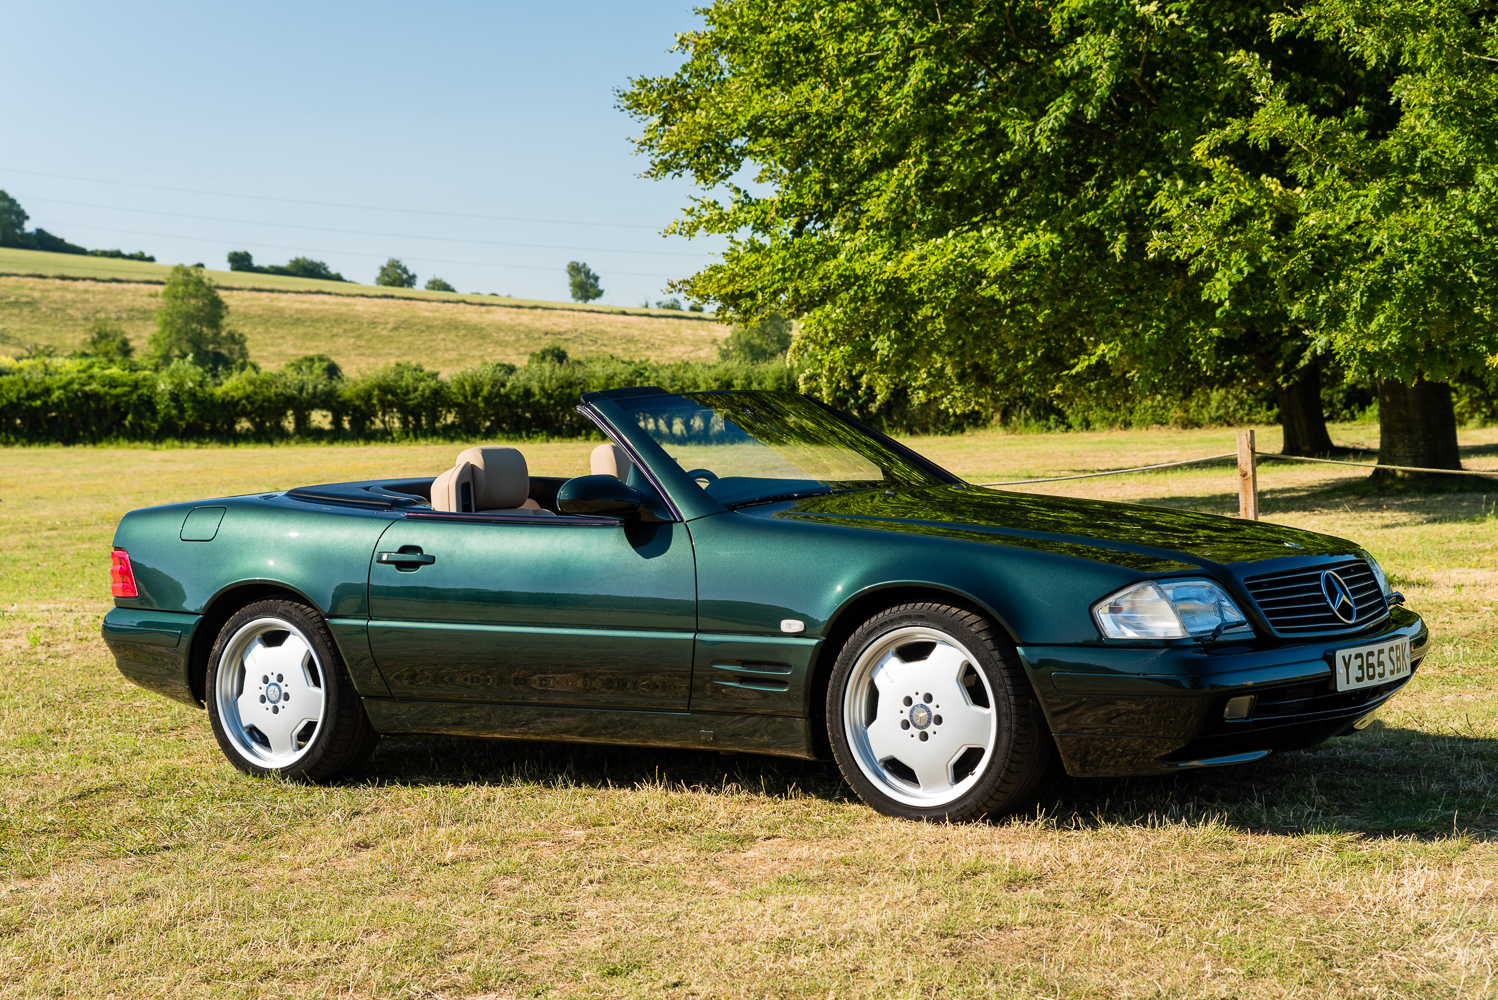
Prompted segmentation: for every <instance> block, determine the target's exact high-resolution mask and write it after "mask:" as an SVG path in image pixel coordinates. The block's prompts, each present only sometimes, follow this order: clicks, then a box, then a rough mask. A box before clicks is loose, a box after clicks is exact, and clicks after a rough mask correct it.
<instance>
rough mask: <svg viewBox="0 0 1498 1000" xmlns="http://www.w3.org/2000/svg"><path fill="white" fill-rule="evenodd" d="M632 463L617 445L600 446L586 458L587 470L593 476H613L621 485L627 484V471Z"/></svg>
mask: <svg viewBox="0 0 1498 1000" xmlns="http://www.w3.org/2000/svg"><path fill="white" fill-rule="evenodd" d="M633 464H634V463H632V462H630V460H629V455H628V454H627V453H626V452H625V451H624V449H623V448H621V447H619V446H618V445H617V444H601V445H599V446H598V447H597V448H594V449H593V454H592V455H590V456H589V457H588V468H590V469H591V470H592V471H593V475H595V476H613V477H614V478H615V479H617V480H619V481H620V482H621V483H627V482H629V470H630V467H631V466H632V465H633Z"/></svg>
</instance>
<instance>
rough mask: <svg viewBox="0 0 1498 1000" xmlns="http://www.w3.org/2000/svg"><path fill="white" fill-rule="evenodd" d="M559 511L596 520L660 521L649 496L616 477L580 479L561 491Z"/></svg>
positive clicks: (587, 477)
mask: <svg viewBox="0 0 1498 1000" xmlns="http://www.w3.org/2000/svg"><path fill="white" fill-rule="evenodd" d="M557 510H560V511H561V512H562V513H563V514H583V515H589V516H592V517H638V518H640V519H641V520H642V521H658V520H660V519H659V518H658V517H656V516H655V514H654V512H653V511H651V509H650V506H649V503H648V502H647V501H646V499H645V494H643V493H641V492H640V491H639V490H637V489H635V488H634V487H633V486H626V485H625V484H624V483H621V482H620V481H619V480H617V479H615V478H614V477H613V476H578V477H577V478H576V479H569V480H567V481H566V482H565V483H563V484H562V488H561V489H559V490H557Z"/></svg>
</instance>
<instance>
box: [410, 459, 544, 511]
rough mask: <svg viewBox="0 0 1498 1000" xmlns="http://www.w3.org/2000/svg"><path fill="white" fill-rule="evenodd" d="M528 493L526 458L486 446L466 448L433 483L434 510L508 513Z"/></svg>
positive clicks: (529, 485) (529, 482)
mask: <svg viewBox="0 0 1498 1000" xmlns="http://www.w3.org/2000/svg"><path fill="white" fill-rule="evenodd" d="M530 492H531V476H530V470H529V469H528V468H527V467H526V464H525V456H524V455H522V454H520V452H519V451H517V450H516V449H514V448H506V447H504V446H502V445H485V446H480V447H477V448H465V449H464V450H463V451H462V452H460V453H459V454H458V460H457V462H456V463H455V464H454V466H453V467H452V468H451V469H448V470H447V471H446V472H444V473H443V474H442V475H440V476H438V477H437V479H436V481H435V482H433V483H432V506H433V507H434V508H436V509H437V510H451V511H480V510H511V509H514V508H516V507H519V506H520V505H521V504H523V503H525V501H526V498H527V497H528V496H530Z"/></svg>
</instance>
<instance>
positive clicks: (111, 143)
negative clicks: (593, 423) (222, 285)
mask: <svg viewBox="0 0 1498 1000" xmlns="http://www.w3.org/2000/svg"><path fill="white" fill-rule="evenodd" d="M698 23H699V20H698V18H697V17H696V15H695V14H693V13H692V9H691V7H690V6H689V5H687V4H684V3H675V2H672V3H661V2H653V0H643V2H642V0H636V2H632V3H627V4H626V3H587V2H583V3H578V2H573V3H566V4H537V3H530V4H520V3H428V4H421V5H416V4H411V5H396V4H385V3H359V4H353V3H300V4H292V3H279V2H273V3H259V4H253V5H226V4H196V3H195V4H185V3H134V4H118V3H113V4H105V3H67V2H56V0H51V2H48V3H35V2H31V3H17V2H13V0H4V2H0V24H3V25H4V32H3V33H4V36H5V39H6V41H5V53H6V54H5V58H3V59H0V93H3V94H5V95H7V96H6V99H5V114H4V125H3V127H0V189H4V190H6V191H8V192H9V193H10V194H11V196H12V197H14V198H16V199H17V200H18V201H20V202H21V204H22V206H23V207H24V208H25V209H26V211H27V212H28V213H30V215H31V221H30V223H29V224H30V225H31V226H41V227H42V228H44V229H47V230H48V231H50V232H53V233H55V234H57V235H59V236H63V237H65V238H66V239H68V240H70V241H72V242H74V243H81V244H82V245H84V246H87V247H90V248H113V247H119V248H121V249H124V250H126V251H135V250H145V251H146V252H147V253H150V254H154V255H155V256H156V259H157V260H159V261H162V262H165V263H188V264H191V263H197V262H202V263H205V264H207V265H208V266H209V267H215V268H220V269H223V268H226V267H227V264H226V263H225V255H226V254H227V253H228V252H229V251H230V250H248V251H250V252H251V253H253V254H254V256H255V260H256V262H257V263H261V264H277V263H284V262H285V261H286V260H288V259H289V258H291V257H294V256H309V257H313V258H316V259H319V260H325V261H327V262H328V264H329V265H330V266H331V267H332V268H333V269H334V270H335V271H339V272H341V273H342V274H343V275H344V276H345V277H347V278H349V279H351V280H355V281H362V282H366V283H368V282H372V281H373V280H374V275H375V272H376V271H377V270H378V268H379V266H380V265H381V264H382V263H383V262H384V261H385V259H386V258H387V257H391V256H393V257H398V258H400V259H401V260H403V261H405V263H406V264H407V265H408V266H409V267H411V269H412V270H414V271H416V273H417V275H418V276H419V280H420V282H421V283H423V284H424V283H425V282H426V280H427V279H428V278H429V277H432V276H433V275H437V276H440V277H442V278H444V279H446V280H447V281H449V282H450V283H452V284H453V285H454V286H456V287H457V288H458V289H459V290H460V291H464V292H470V291H478V292H499V293H501V294H510V295H515V296H518V297H524V298H539V299H566V298H567V281H566V275H565V268H566V264H567V262H568V261H569V260H582V261H585V262H587V263H588V264H590V265H591V266H592V267H593V269H594V270H595V271H597V272H598V273H599V275H600V276H601V277H602V279H603V281H602V284H603V288H604V291H605V294H604V297H603V299H602V300H600V301H602V302H604V303H612V304H616V305H639V304H641V303H642V302H643V301H644V300H645V299H646V298H649V299H651V300H654V299H658V298H660V297H662V295H663V288H664V286H665V284H666V282H667V281H668V280H670V279H672V278H679V277H685V276H686V275H688V274H690V273H692V272H693V271H695V270H696V269H697V268H699V267H701V266H702V265H703V264H705V263H707V262H708V261H709V260H711V259H712V253H713V252H714V251H717V250H720V249H721V248H722V247H723V245H724V244H723V242H722V241H721V240H718V239H716V238H714V239H706V240H704V239H699V240H692V241H687V240H682V239H678V238H670V239H667V238H663V237H662V236H660V230H661V229H662V228H663V227H664V226H665V225H666V224H667V223H669V222H670V221H671V219H673V218H674V217H675V215H676V213H677V211H678V210H679V209H680V207H681V206H683V205H684V204H686V203H687V200H688V197H689V195H690V194H691V193H692V188H691V185H690V184H689V183H688V182H687V181H685V180H683V181H667V182H653V181H647V180H643V179H641V178H639V177H638V176H637V175H638V174H639V173H640V172H641V171H642V170H643V169H644V167H645V160H644V158H643V157H640V156H636V155H634V154H633V147H632V145H631V144H630V142H629V137H630V136H632V135H635V134H637V133H638V127H637V126H636V125H635V123H634V122H633V121H632V120H630V119H629V118H628V117H627V116H625V115H624V114H623V113H621V112H619V111H618V110H616V109H615V106H614V105H615V101H616V98H615V96H614V89H615V88H616V87H622V86H625V85H626V84H627V82H628V80H629V79H630V78H631V77H637V76H644V75H656V74H662V73H669V72H671V71H672V70H673V69H674V67H675V66H676V64H677V62H678V59H679V57H678V56H676V55H673V54H669V53H668V52H667V51H666V50H667V49H668V48H670V46H671V45H672V43H673V40H674V38H675V35H676V33H677V32H680V31H685V30H690V29H691V28H693V27H695V26H696V25H697V24H698Z"/></svg>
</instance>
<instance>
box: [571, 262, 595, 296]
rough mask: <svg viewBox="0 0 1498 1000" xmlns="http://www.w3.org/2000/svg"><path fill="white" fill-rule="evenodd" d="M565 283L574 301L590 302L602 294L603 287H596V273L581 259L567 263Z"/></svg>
mask: <svg viewBox="0 0 1498 1000" xmlns="http://www.w3.org/2000/svg"><path fill="white" fill-rule="evenodd" d="M567 285H568V287H570V288H571V290H572V298H573V301H576V302H592V301H593V300H594V299H596V298H600V297H602V295H603V289H602V288H600V287H598V275H596V274H594V273H593V270H592V269H591V268H590V267H588V265H587V264H584V263H582V262H581V261H576V260H574V261H572V262H571V263H569V264H568V265H567Z"/></svg>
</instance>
